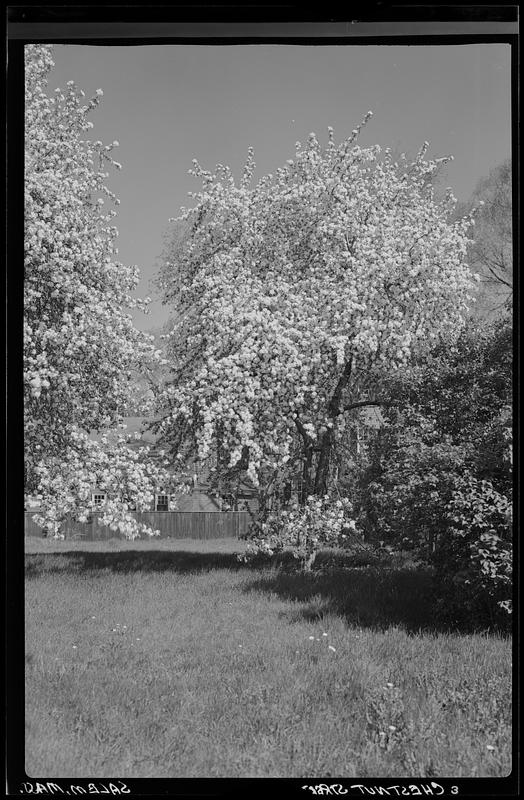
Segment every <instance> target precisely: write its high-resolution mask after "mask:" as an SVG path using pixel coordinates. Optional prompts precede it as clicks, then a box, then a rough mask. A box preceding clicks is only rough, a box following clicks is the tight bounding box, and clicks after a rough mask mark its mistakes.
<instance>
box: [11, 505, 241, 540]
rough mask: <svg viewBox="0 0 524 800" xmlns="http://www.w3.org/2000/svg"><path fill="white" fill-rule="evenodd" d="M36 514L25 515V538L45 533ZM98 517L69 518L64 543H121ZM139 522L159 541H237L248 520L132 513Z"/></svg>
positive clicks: (224, 514)
mask: <svg viewBox="0 0 524 800" xmlns="http://www.w3.org/2000/svg"><path fill="white" fill-rule="evenodd" d="M37 513H38V512H37V511H26V512H25V536H36V537H40V538H42V537H43V536H44V534H45V532H44V531H43V530H42V528H40V527H39V526H38V525H37V524H36V522H35V521H34V520H33V517H34V515H35V514H37ZM99 516H100V514H99V513H94V514H92V521H91V522H76V521H75V520H72V519H70V518H68V519H66V520H65V521H64V522H63V523H62V528H61V532H62V533H63V534H64V535H65V538H66V539H84V540H86V541H100V540H105V539H122V538H124V537H123V535H122V534H121V533H120V532H119V531H112V530H111V529H110V528H109V527H107V526H106V525H99V524H98V521H97V519H98V517H99ZM132 516H133V517H134V518H135V519H136V520H137V521H138V522H143V523H145V524H146V525H149V526H150V527H151V528H154V529H155V530H159V531H160V537H161V538H162V539H165V538H173V539H227V538H235V539H238V538H240V536H241V535H242V534H243V533H245V531H246V530H247V527H248V525H249V521H250V516H249V514H248V513H247V512H246V511H143V512H133V514H132Z"/></svg>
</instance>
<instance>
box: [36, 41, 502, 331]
mask: <svg viewBox="0 0 524 800" xmlns="http://www.w3.org/2000/svg"><path fill="white" fill-rule="evenodd" d="M53 58H54V61H55V68H54V70H53V71H52V72H51V74H50V78H49V89H50V91H52V90H54V89H55V88H56V87H65V84H66V83H67V81H68V80H73V81H75V83H76V84H77V85H78V87H79V88H81V89H83V90H84V91H85V92H86V95H87V96H88V97H89V96H91V94H93V93H94V92H95V91H96V89H98V88H101V89H102V90H103V92H104V95H103V97H102V102H101V103H100V106H99V107H98V109H97V110H96V111H95V112H94V113H93V114H92V116H91V117H90V119H91V120H92V122H93V124H94V129H93V131H92V132H91V133H92V136H93V138H94V139H101V140H102V141H103V142H104V143H108V144H109V143H110V142H112V141H113V140H115V139H116V140H118V141H119V143H120V146H119V148H118V149H116V150H115V151H114V157H115V159H116V160H117V161H119V162H121V163H122V166H123V168H122V170H121V171H120V172H116V171H115V173H114V176H112V177H111V179H110V180H108V185H109V186H110V188H111V189H113V190H114V191H115V192H116V194H117V196H118V197H119V199H120V203H121V204H120V206H119V207H118V216H117V217H116V219H115V224H116V226H117V228H118V230H119V241H118V248H119V253H118V258H119V259H120V261H122V262H123V263H127V264H136V265H137V266H138V267H139V268H140V270H141V275H142V278H141V282H140V285H139V288H138V294H139V295H140V296H145V295H150V296H152V298H153V302H152V304H151V307H150V313H149V314H148V315H147V316H146V315H143V314H141V313H140V312H136V314H135V322H136V325H137V326H138V327H139V328H141V329H143V330H149V329H151V328H156V327H158V326H160V325H162V324H163V323H164V322H165V321H166V320H167V318H168V315H169V310H168V309H167V308H166V307H165V306H163V305H162V304H161V303H160V300H159V298H158V297H156V296H155V290H154V287H153V285H152V284H151V280H152V279H153V278H154V277H155V275H156V273H157V270H158V264H159V259H160V257H161V254H162V250H163V242H164V237H165V234H166V231H167V230H168V228H169V219H170V218H171V217H176V216H178V214H179V212H180V208H181V207H182V206H190V205H191V202H192V201H191V198H190V197H189V196H188V192H189V191H195V190H198V189H199V188H200V187H199V183H198V181H197V180H196V179H195V178H193V177H191V176H190V175H188V170H189V169H190V168H191V161H192V159H193V158H197V159H198V161H199V162H200V164H201V165H202V166H203V167H205V168H207V169H213V168H214V167H215V165H216V164H217V163H222V164H228V165H229V166H230V167H231V168H232V169H233V171H234V173H235V174H236V175H240V174H241V171H242V167H243V165H244V162H245V158H246V154H247V150H248V147H249V146H253V147H254V150H255V161H256V164H257V171H256V173H255V176H256V177H262V175H264V174H267V173H269V172H274V171H275V169H276V168H277V167H279V166H281V165H283V164H284V162H285V161H286V159H288V158H292V157H293V156H294V152H295V142H296V141H301V142H305V141H306V140H307V136H308V134H309V133H310V131H314V132H315V133H317V135H318V136H319V138H320V139H321V140H322V139H327V127H328V126H329V125H331V126H332V127H333V128H334V129H335V139H336V140H341V139H344V138H345V137H347V136H348V135H349V133H350V132H351V130H352V129H353V128H354V127H355V126H356V125H357V124H359V123H360V122H361V120H362V118H363V117H364V115H365V114H366V112H367V111H368V110H371V111H372V112H373V117H372V119H371V121H370V122H369V123H368V125H367V126H366V128H365V129H364V131H363V133H362V135H361V137H359V144H361V145H363V146H369V145H372V144H379V145H381V146H382V147H384V148H385V147H391V148H393V149H394V150H398V151H400V152H407V153H408V154H414V153H415V152H416V151H417V150H418V149H419V148H420V146H421V145H422V143H423V142H424V141H426V140H427V141H428V142H429V143H430V149H429V152H428V157H438V156H442V155H453V156H454V160H453V162H451V163H450V165H449V166H448V167H447V172H446V176H445V185H446V186H451V187H452V188H453V190H454V193H455V195H456V196H457V198H458V199H459V200H467V199H468V197H469V196H470V195H471V193H472V191H473V189H474V188H475V185H476V183H477V181H478V180H479V178H481V177H483V176H484V175H487V174H488V173H489V171H490V170H491V169H492V168H493V167H495V166H497V165H498V164H500V163H501V162H502V161H504V160H505V159H506V158H508V157H510V154H511V95H510V90H511V80H510V48H509V45H504V44H469V45H449V46H448V45H433V46H431V45H419V46H399V45H366V46H362V45H349V46H333V45H324V46H316V47H315V46H304V45H226V46H224V45H222V46H217V45H215V46H212V45H148V46H140V45H137V46H126V47H122V46H115V45H112V46H95V45H55V46H54V55H53Z"/></svg>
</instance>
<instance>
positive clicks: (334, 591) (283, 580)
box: [244, 567, 463, 633]
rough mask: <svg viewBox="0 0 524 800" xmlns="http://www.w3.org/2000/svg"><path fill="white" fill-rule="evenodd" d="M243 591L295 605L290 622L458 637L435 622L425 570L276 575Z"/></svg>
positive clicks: (428, 574)
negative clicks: (326, 620)
mask: <svg viewBox="0 0 524 800" xmlns="http://www.w3.org/2000/svg"><path fill="white" fill-rule="evenodd" d="M244 590H245V591H257V592H260V591H263V592H269V593H271V594H276V595H278V596H279V597H282V598H284V599H286V600H295V601H298V602H299V603H301V606H300V607H299V608H297V609H296V610H293V611H291V612H284V614H283V616H285V617H286V618H287V619H288V620H289V621H290V622H299V621H303V620H308V621H317V620H318V621H320V620H321V619H322V618H323V617H324V616H326V615H328V614H336V615H337V616H341V617H343V618H344V619H345V620H346V621H347V622H348V624H350V625H354V626H357V627H362V628H373V629H376V630H377V629H378V630H385V629H387V628H389V627H393V626H397V627H401V628H403V629H404V630H405V631H406V632H408V633H418V632H420V631H425V632H428V633H444V632H447V633H449V632H452V631H453V632H458V628H457V627H456V626H453V625H451V624H449V623H444V622H440V621H439V620H438V619H437V618H436V615H435V601H434V591H433V576H432V573H431V571H430V570H428V569H425V570H424V569H417V570H415V569H401V568H398V569H381V568H375V567H369V568H364V569H346V570H326V571H323V572H320V573H318V572H315V571H313V572H309V573H305V572H296V573H291V572H283V571H281V572H277V573H275V574H274V575H271V576H263V577H260V578H259V579H257V580H255V581H252V582H250V583H249V584H247V585H246V586H245V587H244ZM461 632H463V631H461Z"/></svg>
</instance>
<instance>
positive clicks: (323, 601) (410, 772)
mask: <svg viewBox="0 0 524 800" xmlns="http://www.w3.org/2000/svg"><path fill="white" fill-rule="evenodd" d="M26 548H27V554H26V771H27V773H28V775H29V776H32V777H38V778H42V777H55V778H57V777H99V778H102V777H114V776H118V777H122V778H125V777H311V778H313V777H329V776H333V777H348V778H349V777H369V776H382V777H402V776H409V777H446V776H448V777H477V776H493V777H496V776H504V775H507V774H508V773H509V771H510V769H511V761H510V755H511V754H510V745H511V739H510V736H511V643H510V640H509V639H505V638H503V637H500V636H497V635H489V636H488V635H485V634H475V635H472V634H470V635H465V634H460V633H449V632H446V631H442V630H438V628H436V627H435V626H434V624H433V622H432V619H433V618H432V610H431V609H432V605H431V592H430V584H429V581H428V577H427V575H425V574H424V573H423V572H416V571H414V570H401V569H396V570H389V571H386V572H385V573H379V572H378V571H377V570H373V569H367V570H366V569H360V570H357V569H354V570H338V571H337V570H335V571H331V572H326V571H325V572H321V573H315V572H313V573H311V574H298V573H289V572H284V571H281V570H278V569H275V568H268V567H265V568H256V569H255V568H253V567H252V566H251V567H248V566H246V565H244V564H242V563H239V562H238V561H237V560H236V558H235V556H234V554H233V553H234V551H239V550H241V549H242V543H240V542H237V541H218V540H217V541H208V542H200V541H195V540H192V541H191V542H181V541H175V540H157V541H149V542H138V543H137V542H135V543H126V542H122V541H112V542H111V541H110V542H84V543H72V542H58V543H56V542H54V543H50V542H47V541H41V540H37V539H28V540H26Z"/></svg>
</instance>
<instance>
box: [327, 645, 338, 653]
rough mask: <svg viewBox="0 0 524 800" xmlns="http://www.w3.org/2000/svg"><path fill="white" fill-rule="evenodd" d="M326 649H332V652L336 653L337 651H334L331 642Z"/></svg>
mask: <svg viewBox="0 0 524 800" xmlns="http://www.w3.org/2000/svg"><path fill="white" fill-rule="evenodd" d="M328 650H332V651H333V652H334V653H336V652H337V651H336V649H335V648H334V647H333V645H332V644H330V645H329V647H328Z"/></svg>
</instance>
